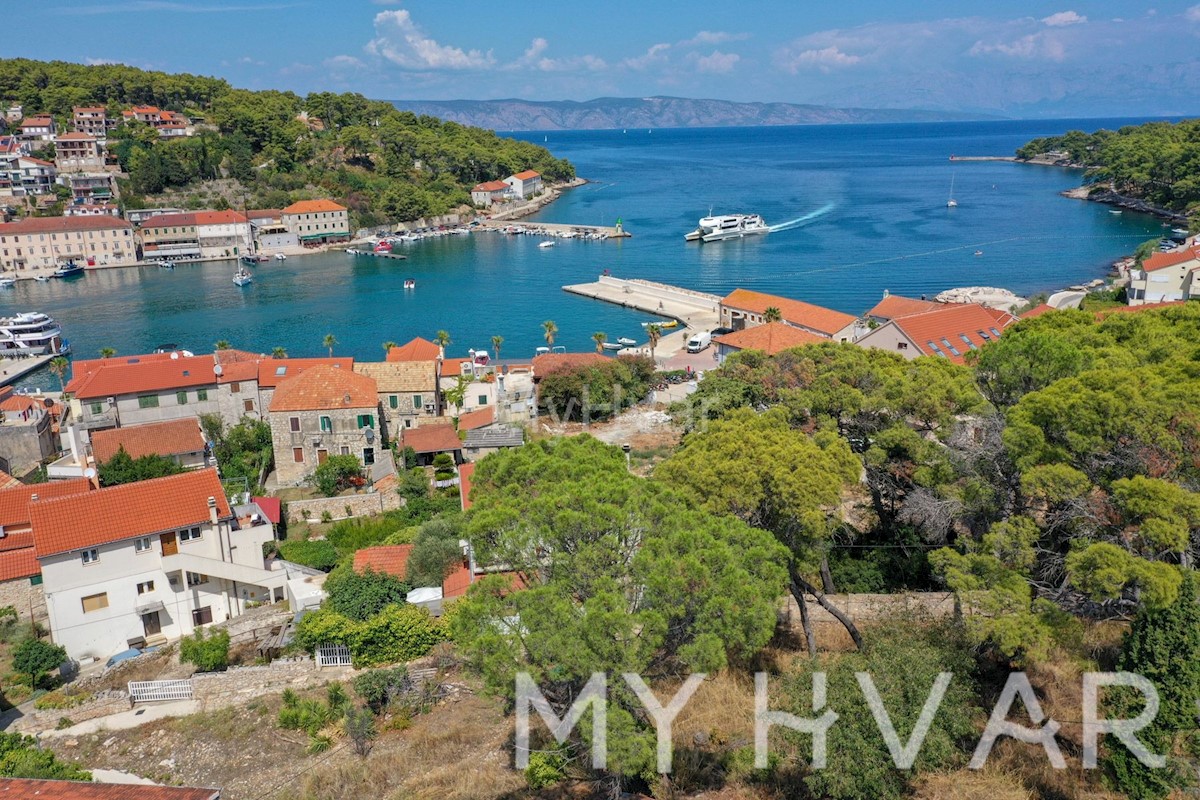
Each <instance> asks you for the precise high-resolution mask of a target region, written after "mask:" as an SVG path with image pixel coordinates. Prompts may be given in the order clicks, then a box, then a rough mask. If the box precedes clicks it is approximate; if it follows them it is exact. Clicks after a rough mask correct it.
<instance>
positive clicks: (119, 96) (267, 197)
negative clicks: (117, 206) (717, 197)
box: [0, 59, 575, 225]
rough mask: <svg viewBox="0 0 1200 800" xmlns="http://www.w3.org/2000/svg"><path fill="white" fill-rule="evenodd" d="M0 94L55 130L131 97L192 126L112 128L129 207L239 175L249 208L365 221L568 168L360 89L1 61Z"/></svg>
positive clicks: (439, 208) (537, 150)
mask: <svg viewBox="0 0 1200 800" xmlns="http://www.w3.org/2000/svg"><path fill="white" fill-rule="evenodd" d="M0 101H4V102H6V103H19V104H21V105H22V106H24V109H25V112H26V114H32V113H38V112H48V113H51V114H53V115H54V116H55V118H56V119H57V121H58V123H59V126H60V128H63V129H69V122H70V119H71V109H72V107H74V106H79V105H104V106H107V107H108V108H109V113H110V116H117V117H118V118H119V116H120V111H121V109H123V108H127V107H128V106H130V105H133V104H146V105H156V106H159V107H161V108H164V109H167V110H171V111H178V112H182V113H183V114H185V115H187V116H188V117H189V118H191V119H192V120H193V121H195V122H197V123H199V124H198V130H197V132H196V135H195V136H192V137H187V138H184V137H180V138H178V139H174V140H171V141H160V140H159V138H158V136H157V134H156V132H155V131H153V130H151V129H150V128H148V127H146V126H144V125H141V124H138V123H131V124H125V125H122V126H121V127H120V128H118V129H117V131H115V132H114V135H113V136H111V137H110V140H109V147H110V149H112V150H113V152H114V153H115V155H116V157H117V159H118V161H119V162H120V164H121V166H122V167H123V168H124V169H125V170H126V171H127V172H128V173H129V180H128V183H127V185H125V186H123V190H124V192H125V202H126V204H127V205H131V206H135V205H136V204H137V203H138V201H139V196H145V195H154V194H157V193H160V192H162V191H164V190H166V189H171V188H175V187H186V186H195V185H198V184H201V183H203V182H206V181H211V180H215V179H218V178H223V177H226V178H233V179H236V180H237V181H239V182H240V184H241V186H242V187H243V188H244V191H245V193H246V195H247V198H246V199H247V203H248V204H249V205H252V206H258V207H267V208H279V207H282V206H284V205H286V204H287V203H289V202H291V201H293V200H297V199H304V198H308V197H312V196H331V197H333V198H335V199H337V200H339V201H341V202H344V203H345V204H346V205H348V206H349V207H350V209H351V211H352V213H353V214H354V216H355V222H356V223H357V224H359V225H371V224H376V223H380V222H384V221H388V220H411V219H417V218H419V217H423V216H428V215H430V214H440V213H445V212H446V211H448V210H450V209H452V208H454V207H456V206H459V205H469V204H470V202H471V198H470V189H471V187H472V186H474V185H475V184H476V183H479V182H481V181H487V180H495V179H498V178H503V177H506V176H508V175H511V174H513V173H514V172H519V171H521V170H525V169H534V170H537V171H538V172H540V173H542V175H543V176H544V177H545V178H546V179H547V180H549V181H556V180H566V179H570V178H572V177H574V175H575V169H574V167H573V166H572V165H571V164H570V162H568V161H565V160H562V159H556V158H555V157H554V156H553V155H551V154H550V153H549V152H548V151H547V150H546V149H545V148H542V147H538V146H537V145H533V144H530V143H528V142H519V141H516V140H513V139H505V138H502V137H499V136H497V135H496V134H495V133H493V132H492V131H486V130H482V129H479V128H470V127H466V126H463V125H459V124H457V123H454V122H443V121H442V120H440V119H437V118H435V117H430V116H418V115H416V114H413V113H410V112H405V111H398V110H397V109H396V108H395V107H394V106H392V105H391V104H390V103H384V102H379V101H374V100H368V99H367V98H365V97H363V96H362V95H359V94H349V93H347V94H332V93H329V92H319V93H314V94H309V95H306V96H300V95H297V94H295V93H293V92H280V91H273V90H272V91H257V92H255V91H248V90H245V89H235V88H233V87H232V86H230V85H229V84H228V83H227V82H225V81H224V80H221V79H218V78H210V77H203V76H198V75H187V74H178V75H174V74H167V73H163V72H148V71H145V70H140V69H135V68H133V67H127V66H123V65H100V66H83V65H80V64H71V63H67V62H63V61H50V62H44V61H32V60H28V59H0ZM315 120H319V122H317V121H315Z"/></svg>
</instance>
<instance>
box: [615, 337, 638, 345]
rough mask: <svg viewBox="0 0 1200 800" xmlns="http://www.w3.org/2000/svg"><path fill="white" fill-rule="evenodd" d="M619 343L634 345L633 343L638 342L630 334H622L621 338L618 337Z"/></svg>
mask: <svg viewBox="0 0 1200 800" xmlns="http://www.w3.org/2000/svg"><path fill="white" fill-rule="evenodd" d="M617 344H619V345H621V346H622V347H632V346H633V345H635V344H637V342H636V341H634V340H633V339H630V338H629V337H628V336H622V337H621V338H620V339H617Z"/></svg>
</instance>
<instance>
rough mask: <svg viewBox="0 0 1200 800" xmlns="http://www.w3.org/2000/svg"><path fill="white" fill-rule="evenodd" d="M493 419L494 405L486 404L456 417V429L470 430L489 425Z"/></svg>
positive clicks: (494, 415)
mask: <svg viewBox="0 0 1200 800" xmlns="http://www.w3.org/2000/svg"><path fill="white" fill-rule="evenodd" d="M495 421H496V407H495V406H486V407H484V408H477V409H475V410H474V411H468V412H467V413H465V414H462V415H460V416H459V418H458V429H459V430H460V431H471V430H475V429H476V428H483V427H485V426H487V425H491V424H492V423H493V422H495Z"/></svg>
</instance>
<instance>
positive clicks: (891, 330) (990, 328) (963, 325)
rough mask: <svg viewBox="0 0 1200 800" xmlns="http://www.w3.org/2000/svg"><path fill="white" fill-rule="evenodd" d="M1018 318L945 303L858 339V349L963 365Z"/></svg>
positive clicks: (974, 306) (967, 305) (975, 304)
mask: <svg viewBox="0 0 1200 800" xmlns="http://www.w3.org/2000/svg"><path fill="white" fill-rule="evenodd" d="M1016 321H1017V318H1016V317H1014V316H1013V315H1012V314H1010V313H1008V312H1007V311H1000V310H998V309H995V308H988V307H987V306H982V305H979V304H977V303H948V304H946V305H944V306H943V307H942V308H939V309H935V310H933V311H924V312H920V313H917V314H908V315H906V316H900V317H896V318H894V319H892V320H890V321H889V322H886V323H884V324H883V325H880V326H879V327H878V328H875V329H874V330H873V331H871V332H870V333H868V334H866V335H865V336H863V337H861V338H859V340H858V341H857V342H855V344H857V345H858V346H859V347H871V348H876V349H880V350H887V351H889V352H893V353H898V354H899V355H901V356H903V357H904V358H907V359H913V358H916V357H918V356H938V357H941V358H945V359H948V360H950V361H953V362H954V363H956V364H962V363H964V361H965V357H966V355H967V353H970V352H971V351H973V350H979V349H980V348H982V347H984V346H985V345H987V344H989V343H991V342H994V341H996V340H997V339H999V338H1000V337H1001V336H1002V335H1003V334H1004V331H1005V329H1007V328H1008V327H1009V326H1010V325H1012V324H1014V323H1015V322H1016Z"/></svg>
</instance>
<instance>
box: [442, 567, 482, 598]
mask: <svg viewBox="0 0 1200 800" xmlns="http://www.w3.org/2000/svg"><path fill="white" fill-rule="evenodd" d="M473 577H474V576H473V575H472V574H471V569H470V567H468V566H467V565H466V564H463V563H460V564H459V565H458V566H456V567H455V568H454V569H453V570H452V571H451V572H450V574H449V575H447V576H446V577H445V578H444V579H443V580H442V599H443V600H445V599H446V598H448V597H462V596H463V595H464V594H466V593H467V590H468V589H470V588H471V584H472V583H474V581H473V580H472V578H473Z"/></svg>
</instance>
